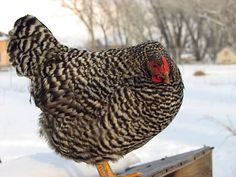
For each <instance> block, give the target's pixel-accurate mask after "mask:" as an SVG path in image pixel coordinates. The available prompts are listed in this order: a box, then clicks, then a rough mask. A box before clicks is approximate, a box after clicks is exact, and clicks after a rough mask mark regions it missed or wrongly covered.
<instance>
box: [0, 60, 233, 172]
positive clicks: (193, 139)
mask: <svg viewBox="0 0 236 177" xmlns="http://www.w3.org/2000/svg"><path fill="white" fill-rule="evenodd" d="M180 68H181V71H182V74H183V80H184V83H185V97H184V103H183V106H182V108H181V110H180V112H179V114H178V115H177V117H176V119H174V121H173V123H172V124H170V125H169V126H168V127H167V128H166V129H165V130H164V131H163V132H162V133H161V134H159V135H158V136H157V137H155V138H153V139H152V140H151V141H150V142H149V143H148V144H146V145H145V146H144V147H142V148H140V149H138V150H136V151H134V152H133V153H131V154H129V155H128V156H127V157H126V158H125V159H123V161H122V162H118V164H115V165H116V166H115V167H114V168H115V169H116V171H121V170H122V169H124V168H125V166H128V165H131V164H133V163H137V162H139V161H140V162H141V163H143V162H148V161H152V160H157V159H159V158H162V157H164V156H171V155H175V154H178V153H182V152H186V151H190V150H194V149H197V148H200V147H202V146H204V145H207V146H213V147H215V149H214V150H213V176H214V177H223V176H225V177H226V176H227V177H235V176H236V163H235V160H236V148H235V147H236V137H230V136H229V135H230V134H229V133H228V132H227V131H225V130H224V128H222V126H220V124H218V123H217V121H222V122H224V123H226V124H228V123H230V121H231V123H233V124H234V126H236V65H232V66H217V65H183V66H180ZM198 69H201V70H203V71H204V72H205V73H206V75H205V76H201V77H196V76H193V73H194V72H195V71H196V70H198ZM28 85H29V82H28V80H27V79H25V78H21V77H18V76H16V74H15V72H14V71H13V70H10V71H2V72H0V158H1V161H2V163H1V164H0V177H38V176H40V177H41V176H48V177H54V176H55V177H86V176H98V175H97V172H96V169H95V168H94V167H91V166H88V165H86V164H83V163H80V164H76V163H74V162H73V161H70V160H65V159H63V158H61V157H60V156H57V155H55V154H54V153H53V152H52V151H51V150H50V149H49V148H48V146H47V144H46V142H45V141H44V140H43V139H41V138H40V137H39V135H38V115H39V113H40V111H39V109H38V108H36V107H35V106H34V104H33V103H32V104H30V102H29V100H30V94H29V92H28V90H29V89H28ZM213 120H216V121H213ZM229 120H230V121H229ZM140 162H139V163H140Z"/></svg>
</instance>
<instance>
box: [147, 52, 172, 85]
mask: <svg viewBox="0 0 236 177" xmlns="http://www.w3.org/2000/svg"><path fill="white" fill-rule="evenodd" d="M147 65H148V70H149V72H150V73H151V76H152V81H153V82H156V83H160V82H161V83H167V84H168V83H170V79H169V64H168V62H167V58H166V57H165V56H162V57H161V59H159V60H158V59H155V57H154V58H151V59H150V60H149V61H148V63H147Z"/></svg>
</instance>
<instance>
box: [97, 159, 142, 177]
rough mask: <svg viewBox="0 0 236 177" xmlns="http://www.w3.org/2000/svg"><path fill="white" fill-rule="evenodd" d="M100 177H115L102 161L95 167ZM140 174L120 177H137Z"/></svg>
mask: <svg viewBox="0 0 236 177" xmlns="http://www.w3.org/2000/svg"><path fill="white" fill-rule="evenodd" d="M96 167H97V170H98V173H99V175H100V177H117V176H116V175H115V174H114V173H113V172H112V170H111V167H110V165H109V163H108V162H107V161H102V162H100V163H98V164H97V165H96ZM139 176H141V173H139V172H136V173H132V174H128V175H125V176H120V177H139Z"/></svg>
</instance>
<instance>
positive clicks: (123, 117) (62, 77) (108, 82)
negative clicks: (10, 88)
mask: <svg viewBox="0 0 236 177" xmlns="http://www.w3.org/2000/svg"><path fill="white" fill-rule="evenodd" d="M8 53H9V55H10V61H11V62H12V65H13V66H14V67H15V68H16V71H17V73H18V74H19V75H21V76H25V77H28V78H29V79H30V80H31V85H30V88H31V90H30V92H31V95H32V97H33V98H34V101H35V104H36V106H37V107H39V108H40V109H41V111H42V114H41V118H40V132H41V134H42V135H43V136H44V137H45V138H46V140H47V141H48V143H49V145H50V146H51V147H52V148H53V149H54V150H55V151H56V152H57V153H59V154H61V155H62V156H64V157H67V158H70V159H73V160H75V161H83V162H86V163H90V164H96V163H98V162H100V161H102V160H117V159H119V158H120V157H122V156H123V155H125V154H127V153H129V152H130V151H132V150H134V149H137V148H139V147H141V146H143V145H144V144H146V143H147V142H148V141H149V140H150V139H151V138H153V137H154V136H155V135H157V134H158V133H159V132H161V131H162V130H163V129H164V128H165V127H166V126H167V125H168V124H169V123H170V122H171V121H172V119H173V118H174V117H175V115H176V114H177V112H178V110H179V108H180V106H181V103H182V98H183V87H184V86H183V83H182V79H181V74H180V72H179V69H178V68H177V65H175V63H174V61H173V60H171V59H170V57H169V55H168V53H167V52H166V50H165V49H164V48H163V47H162V45H161V44H160V43H159V42H155V41H148V42H145V43H142V44H139V45H137V46H133V47H128V48H120V49H110V50H106V51H100V52H91V51H86V50H78V49H74V48H68V47H66V46H64V45H61V44H60V43H59V42H58V41H57V40H56V39H55V37H54V36H53V35H52V33H51V32H50V31H49V30H48V29H47V27H46V26H44V25H43V24H42V23H41V22H40V21H38V20H37V19H36V18H35V17H33V16H29V15H27V16H24V17H22V18H20V19H19V20H17V21H16V23H15V25H14V29H13V30H12V31H11V32H10V42H9V46H8ZM161 56H166V57H167V58H168V64H169V66H170V73H169V77H170V84H165V83H154V82H152V80H151V76H150V73H149V71H148V69H147V61H148V60H149V59H150V58H153V57H154V58H156V60H160V57H161Z"/></svg>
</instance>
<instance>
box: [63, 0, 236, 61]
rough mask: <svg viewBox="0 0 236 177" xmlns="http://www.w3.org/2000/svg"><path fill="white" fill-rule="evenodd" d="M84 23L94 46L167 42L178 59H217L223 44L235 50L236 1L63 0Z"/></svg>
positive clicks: (89, 42) (169, 48) (91, 47)
mask: <svg viewBox="0 0 236 177" xmlns="http://www.w3.org/2000/svg"><path fill="white" fill-rule="evenodd" d="M61 4H62V6H64V7H66V8H68V9H70V10H71V11H72V12H73V13H74V15H76V16H78V18H79V19H80V20H81V21H82V22H83V24H84V25H85V26H86V29H87V31H88V34H89V37H90V40H89V41H88V44H87V47H88V48H90V49H93V50H94V49H96V50H101V49H106V48H109V47H120V46H130V45H134V44H137V43H140V42H143V41H146V40H158V41H160V42H161V43H163V44H164V45H165V46H166V47H167V48H168V50H169V51H170V53H171V54H172V56H173V58H174V59H175V60H177V62H179V61H180V58H181V56H183V54H191V56H193V58H194V59H195V60H196V61H209V60H210V61H212V60H215V58H216V54H217V52H218V51H219V50H221V49H222V48H224V47H227V46H228V47H232V48H234V49H236V43H235V41H236V23H235V22H236V13H235V12H236V0H204V1H202V0H178V1H175V0H165V1H162V0H89V1H88V0H61Z"/></svg>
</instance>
